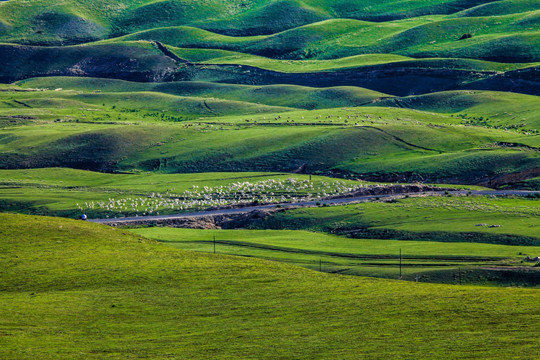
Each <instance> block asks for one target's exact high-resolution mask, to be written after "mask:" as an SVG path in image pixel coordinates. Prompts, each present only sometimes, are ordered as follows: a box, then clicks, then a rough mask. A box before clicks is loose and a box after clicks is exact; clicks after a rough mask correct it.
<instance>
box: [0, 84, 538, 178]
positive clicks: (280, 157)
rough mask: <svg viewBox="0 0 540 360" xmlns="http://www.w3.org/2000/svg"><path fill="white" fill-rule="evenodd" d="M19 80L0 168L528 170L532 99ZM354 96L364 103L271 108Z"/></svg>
mask: <svg viewBox="0 0 540 360" xmlns="http://www.w3.org/2000/svg"><path fill="white" fill-rule="evenodd" d="M19 84H20V85H21V86H22V87H18V86H15V85H11V86H5V87H4V88H3V91H1V92H0V99H2V101H1V102H0V118H1V121H2V125H3V128H2V130H1V134H0V135H1V136H0V150H1V151H2V154H1V155H0V167H2V168H4V169H13V168H39V167H72V168H78V169H89V170H98V171H133V170H144V171H159V172H168V173H171V172H213V171H285V172H291V171H295V170H296V169H299V168H301V167H302V166H304V165H305V166H307V171H308V172H310V173H319V174H327V175H328V174H332V173H333V174H335V173H336V172H337V173H340V174H342V175H347V176H353V177H361V178H365V179H368V180H377V181H403V180H405V181H419V180H420V181H430V182H439V183H442V182H450V183H468V184H483V185H488V186H501V185H505V184H512V183H516V182H521V181H523V180H527V179H528V178H534V177H537V176H538V174H537V171H536V170H535V169H537V168H538V167H539V166H538V161H539V160H538V159H539V158H538V148H540V142H539V139H540V137H539V136H538V130H537V125H538V123H537V114H538V106H537V101H536V97H535V96H527V95H520V94H511V93H494V92H485V91H467V92H465V91H461V92H447V93H436V94H430V95H425V96H418V97H405V98H389V97H388V96H387V95H385V94H379V93H376V92H371V91H369V90H364V89H360V88H352V87H348V88H328V89H315V88H302V87H294V86H268V87H255V86H239V85H225V84H212V83H193V82H187V83H186V82H172V83H163V84H147V83H130V82H123V81H118V80H101V79H92V80H91V79H85V78H81V79H72V78H51V79H48V80H45V79H32V80H28V81H25V82H21V83H19ZM57 86H58V87H57ZM63 86H65V87H66V88H63ZM97 87H100V88H102V89H103V91H96V90H92V89H95V88H97ZM130 87H131V90H132V91H131V92H128V90H129V89H130ZM43 88H46V89H49V90H43V91H42V90H40V89H43ZM53 88H54V89H55V90H51V89H53ZM152 90H154V91H152ZM210 96H212V97H210ZM213 96H216V97H213ZM218 96H219V97H223V98H225V99H219V98H218ZM370 99H372V100H370ZM242 100H251V101H255V100H261V101H264V102H263V103H258V102H245V101H242ZM361 101H367V103H366V105H369V106H364V107H342V108H328V109H315V110H309V111H308V110H298V109H294V108H291V107H285V106H279V107H278V106H277V105H291V106H298V107H304V108H312V107H317V106H320V107H331V106H339V105H345V104H352V105H355V104H357V103H358V102H361ZM373 101H374V102H373ZM374 105H376V106H374ZM405 107H409V109H407V108H405ZM434 111H437V113H435V112H434ZM238 114H244V115H242V116H239V115H238ZM475 115H476V116H475ZM224 134H226V135H225V136H224ZM305 166H304V167H305ZM507 176H510V177H508V178H505V177H507ZM492 181H494V182H493V183H491V182H492Z"/></svg>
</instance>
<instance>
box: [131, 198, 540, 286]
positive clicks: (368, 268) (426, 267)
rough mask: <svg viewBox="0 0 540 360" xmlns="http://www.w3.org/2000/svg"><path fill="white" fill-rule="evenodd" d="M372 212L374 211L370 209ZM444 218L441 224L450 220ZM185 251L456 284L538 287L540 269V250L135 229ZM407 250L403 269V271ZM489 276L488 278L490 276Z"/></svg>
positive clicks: (247, 232) (283, 234)
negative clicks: (539, 262)
mask: <svg viewBox="0 0 540 360" xmlns="http://www.w3.org/2000/svg"><path fill="white" fill-rule="evenodd" d="M365 210H367V211H368V212H369V211H370V210H369V209H365ZM440 220H441V226H442V224H443V223H444V222H445V219H440ZM131 231H133V232H135V233H137V234H140V235H143V236H146V237H150V238H152V239H156V240H158V241H160V242H163V243H165V244H167V245H171V246H174V247H176V248H179V249H184V250H194V251H202V252H211V253H213V251H214V240H213V239H214V237H215V239H216V241H215V245H216V253H219V254H229V255H240V256H247V257H256V258H263V259H268V260H273V261H280V262H286V263H288V264H294V265H298V266H303V267H307V268H310V269H314V270H319V271H324V272H329V273H339V274H354V275H360V276H370V277H382V278H390V279H396V278H399V276H400V271H401V276H402V278H403V279H406V280H410V281H413V280H416V281H422V282H442V283H450V284H482V285H504V286H508V285H510V286H512V285H517V284H520V285H522V286H537V285H538V284H539V283H540V271H537V270H535V268H534V263H532V262H530V263H527V262H523V259H524V258H525V257H526V256H529V257H531V258H533V257H535V256H536V255H534V254H537V253H540V247H535V246H509V245H491V244H475V243H441V242H425V241H396V240H384V241H383V240H369V239H351V238H346V237H340V236H335V235H328V234H322V233H316V232H307V231H300V230H292V231H291V230H195V229H178V228H161V227H147V228H138V229H133V230H131ZM400 251H401V257H402V259H401V260H402V261H401V269H400V266H399V264H400V261H399V257H400V255H399V254H400ZM486 275H487V276H486Z"/></svg>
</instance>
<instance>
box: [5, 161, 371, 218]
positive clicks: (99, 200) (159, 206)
mask: <svg viewBox="0 0 540 360" xmlns="http://www.w3.org/2000/svg"><path fill="white" fill-rule="evenodd" d="M360 186H366V183H359V182H358V181H353V180H336V179H331V178H328V177H322V176H309V175H301V174H289V173H252V172H250V173H240V172H234V173H224V172H219V173H197V174H154V173H134V174H103V173H97V172H90V171H82V170H73V169H65V168H47V169H31V170H0V189H1V190H2V194H1V195H0V210H1V211H11V212H18V213H24V214H36V215H37V214H39V215H50V216H64V217H71V218H78V217H80V215H81V214H82V213H85V214H87V215H88V216H89V217H90V218H105V217H122V216H126V215H130V216H135V215H137V216H142V215H147V214H149V213H150V214H156V213H158V214H160V213H161V214H165V213H179V212H187V211H194V210H199V209H207V208H210V207H216V206H226V205H236V206H239V205H253V203H254V202H265V203H276V202H291V201H298V199H302V198H306V197H308V196H309V197H311V198H313V199H315V198H317V197H326V196H329V195H331V194H335V193H343V192H350V191H353V190H354V189H356V188H358V187H360ZM324 194H326V195H324Z"/></svg>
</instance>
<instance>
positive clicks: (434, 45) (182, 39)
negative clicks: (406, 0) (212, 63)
mask: <svg viewBox="0 0 540 360" xmlns="http://www.w3.org/2000/svg"><path fill="white" fill-rule="evenodd" d="M538 19H539V17H538V11H532V12H527V13H521V14H510V15H503V16H497V17H493V16H485V17H460V18H445V17H437V16H435V17H419V18H413V19H406V20H400V21H394V22H387V23H371V22H365V21H359V20H351V19H332V20H325V21H322V22H317V23H313V24H309V25H305V26H301V27H297V28H294V29H291V30H287V31H283V32H279V33H274V34H272V35H266V36H249V37H231V36H225V35H220V34H216V33H213V32H209V31H206V30H202V29H199V28H196V27H189V26H180V27H167V28H158V29H152V30H148V31H143V32H138V33H135V34H130V35H127V36H125V37H122V38H119V39H112V40H108V41H105V42H104V43H110V42H116V41H119V40H120V41H134V40H158V41H161V42H163V43H165V44H168V45H171V46H174V47H183V48H210V49H221V50H230V51H240V52H244V53H249V54H255V55H262V56H266V57H269V58H285V59H304V58H312V59H332V58H338V57H346V56H353V55H360V54H374V53H378V54H379V53H382V54H390V53H395V54H399V55H411V56H415V57H454V58H472V59H482V60H492V61H502V62H521V63H523V62H534V61H538V59H540V58H539V54H538V52H537V39H538V35H537V33H536V32H535V31H534V29H535V28H537V27H538ZM463 34H472V38H470V39H465V40H459V39H460V37H461V36H462V35H463ZM503 46H506V48H508V47H509V46H512V48H513V51H512V52H511V53H504V49H503Z"/></svg>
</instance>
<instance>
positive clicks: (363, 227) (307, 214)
mask: <svg viewBox="0 0 540 360" xmlns="http://www.w3.org/2000/svg"><path fill="white" fill-rule="evenodd" d="M539 211H540V207H539V201H538V200H534V199H504V198H500V199H489V198H483V197H450V198H449V197H441V198H439V197H437V198H429V197H428V198H419V199H412V198H411V199H402V200H398V201H397V203H394V202H391V203H368V204H358V205H348V206H337V207H331V208H314V209H300V210H293V211H288V212H286V213H280V214H276V215H274V216H273V217H270V218H267V219H266V220H265V221H263V222H261V223H259V224H257V225H256V226H257V227H259V228H270V229H283V228H289V229H313V230H323V231H328V232H337V233H348V234H353V235H354V236H360V237H364V238H366V237H367V238H369V237H377V238H383V239H384V238H389V239H395V238H399V239H407V240H416V239H418V240H438V241H450V242H452V241H469V242H485V243H496V244H510V245H519V244H525V245H533V244H534V245H536V246H538V245H539V244H540V237H539V235H538V234H539V232H538V227H539V226H540V223H539V221H538V213H539ZM477 224H487V225H501V227H493V228H490V227H488V226H476V225H477Z"/></svg>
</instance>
